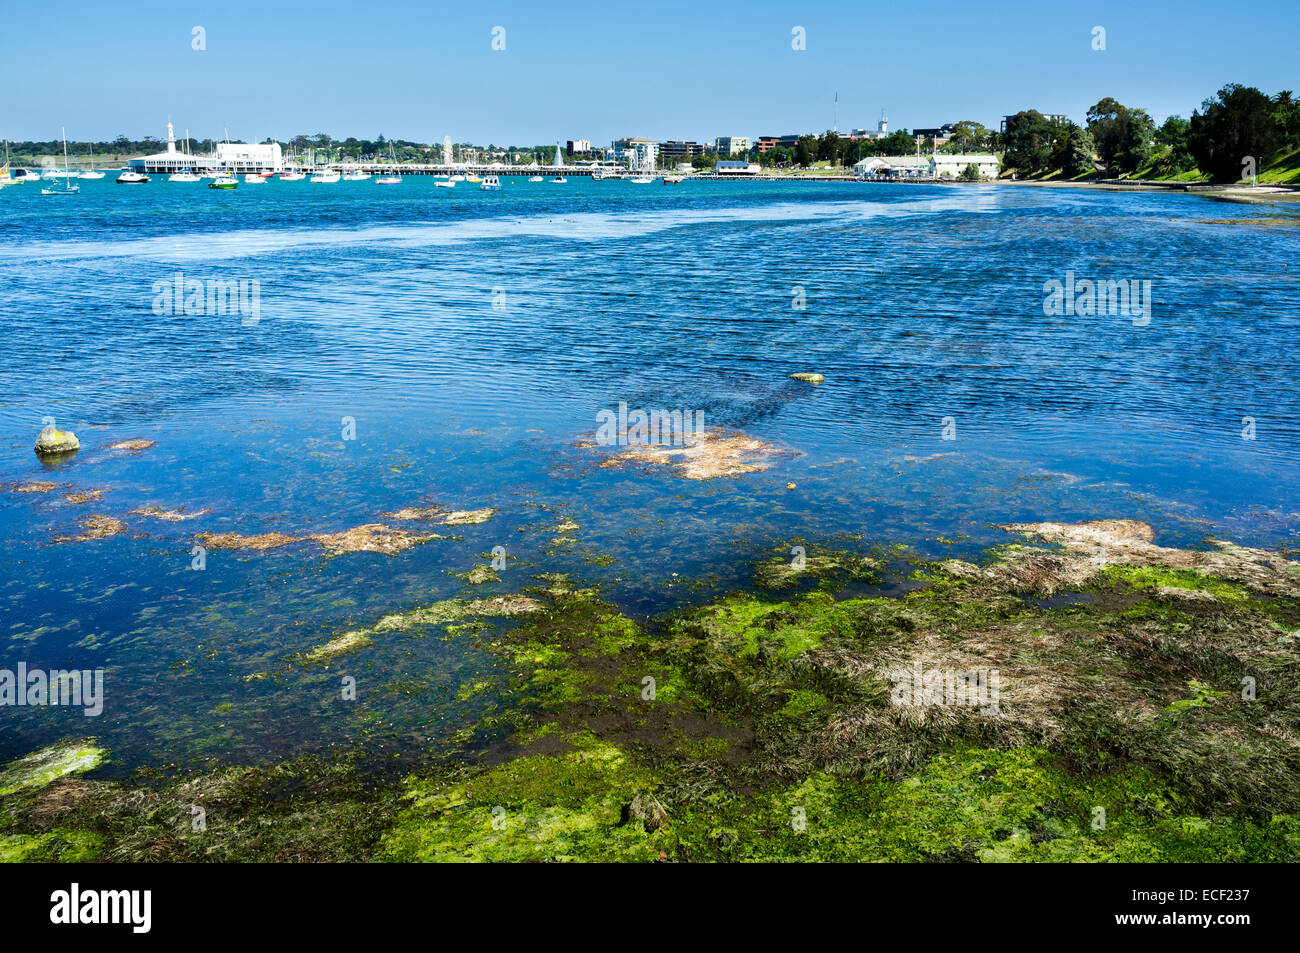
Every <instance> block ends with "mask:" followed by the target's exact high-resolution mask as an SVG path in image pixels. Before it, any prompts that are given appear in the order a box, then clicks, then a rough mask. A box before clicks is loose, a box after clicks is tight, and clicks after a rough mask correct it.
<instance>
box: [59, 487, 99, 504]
mask: <svg viewBox="0 0 1300 953" xmlns="http://www.w3.org/2000/svg"><path fill="white" fill-rule="evenodd" d="M106 492H107V491H106V490H77V491H75V492H72V493H65V494H63V498H64V499H65V500H67V501H68V502H69V503H90V502H92V501H94V500H97V499H99V498H100V497H101V496H103V495H104V494H105V493H106Z"/></svg>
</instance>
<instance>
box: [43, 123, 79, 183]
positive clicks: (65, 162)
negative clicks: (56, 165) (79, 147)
mask: <svg viewBox="0 0 1300 953" xmlns="http://www.w3.org/2000/svg"><path fill="white" fill-rule="evenodd" d="M80 191H81V186H79V185H73V184H72V183H71V176H69V175H68V133H67V130H64V132H63V187H62V188H60V187H59V186H57V185H55V186H52V187H50V188H48V189H41V195H76V194H77V193H78V192H80Z"/></svg>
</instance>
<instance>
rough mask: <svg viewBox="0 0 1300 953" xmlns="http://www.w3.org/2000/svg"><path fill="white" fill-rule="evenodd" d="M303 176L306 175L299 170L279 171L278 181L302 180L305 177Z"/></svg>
mask: <svg viewBox="0 0 1300 953" xmlns="http://www.w3.org/2000/svg"><path fill="white" fill-rule="evenodd" d="M305 178H307V176H305V175H304V174H303V173H301V172H281V173H280V181H281V182H300V181H302V180H303V179H305Z"/></svg>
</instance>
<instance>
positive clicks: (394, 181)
mask: <svg viewBox="0 0 1300 953" xmlns="http://www.w3.org/2000/svg"><path fill="white" fill-rule="evenodd" d="M388 161H389V162H391V163H392V164H393V165H397V155H396V154H395V153H394V152H393V142H392V140H391V139H390V140H389V142H388ZM401 184H402V177H401V176H400V175H398V174H397V173H393V174H392V175H381V176H380V177H379V178H377V179H375V185H401Z"/></svg>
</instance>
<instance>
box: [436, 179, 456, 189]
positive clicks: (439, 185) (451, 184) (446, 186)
mask: <svg viewBox="0 0 1300 953" xmlns="http://www.w3.org/2000/svg"><path fill="white" fill-rule="evenodd" d="M433 185H434V188H438V189H454V188H455V187H456V183H455V182H454V181H452V180H448V181H446V182H435V183H433Z"/></svg>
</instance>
